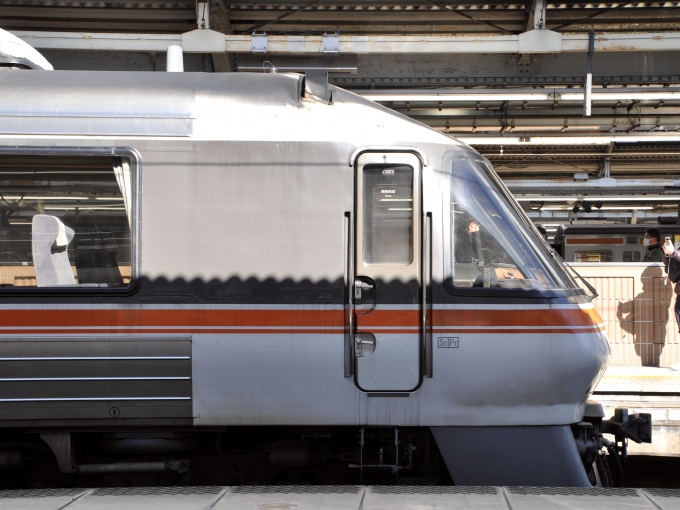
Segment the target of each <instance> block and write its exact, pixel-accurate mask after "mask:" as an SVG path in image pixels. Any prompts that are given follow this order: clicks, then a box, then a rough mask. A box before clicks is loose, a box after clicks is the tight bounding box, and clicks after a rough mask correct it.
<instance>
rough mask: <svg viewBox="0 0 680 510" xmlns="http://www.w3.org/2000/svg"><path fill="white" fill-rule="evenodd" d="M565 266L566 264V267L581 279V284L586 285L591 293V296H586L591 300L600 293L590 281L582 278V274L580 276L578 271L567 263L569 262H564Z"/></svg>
mask: <svg viewBox="0 0 680 510" xmlns="http://www.w3.org/2000/svg"><path fill="white" fill-rule="evenodd" d="M565 266H567V267H568V268H569V269H570V270H571V271H572V272H573V273H574V274H575V275H576V276H577V277H578V279H579V280H581V281H582V282H583V284H584V285H585V286H586V287H588V290H589V291H590V293H591V294H592V296H588V298H589V299H590V300H591V301H592V300H593V299H595V298H596V297H598V296H599V295H600V294H598V292H597V290H595V287H593V286H592V285H591V284H590V282H588V280H586V279H585V278H583V276H581V275H580V274H579V273H578V271H576V269H574V268H573V267H571V265H569V264H565Z"/></svg>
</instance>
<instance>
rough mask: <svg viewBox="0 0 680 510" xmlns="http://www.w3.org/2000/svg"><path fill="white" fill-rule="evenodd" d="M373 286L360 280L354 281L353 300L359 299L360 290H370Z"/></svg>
mask: <svg viewBox="0 0 680 510" xmlns="http://www.w3.org/2000/svg"><path fill="white" fill-rule="evenodd" d="M372 288H373V285H372V284H370V283H366V282H363V281H361V280H354V299H361V289H372Z"/></svg>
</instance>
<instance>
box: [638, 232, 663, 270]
mask: <svg viewBox="0 0 680 510" xmlns="http://www.w3.org/2000/svg"><path fill="white" fill-rule="evenodd" d="M643 244H644V245H645V247H646V248H647V253H646V254H645V256H644V258H643V259H642V262H661V261H662V259H663V249H662V247H661V232H660V231H659V229H658V228H648V229H647V230H645V239H644V241H643Z"/></svg>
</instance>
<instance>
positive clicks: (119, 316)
mask: <svg viewBox="0 0 680 510" xmlns="http://www.w3.org/2000/svg"><path fill="white" fill-rule="evenodd" d="M419 322H420V312H419V311H418V310H375V311H372V312H370V313H367V314H365V315H359V316H358V317H357V326H358V327H361V328H370V327H392V328H397V329H398V328H400V327H407V326H414V325H418V324H419ZM428 324H429V325H431V326H434V327H465V326H467V327H541V326H542V327H551V326H552V327H555V326H563V327H567V328H569V327H575V326H592V327H599V326H600V325H601V324H602V320H601V319H600V316H599V315H598V313H597V311H595V309H594V308H591V309H553V310H436V309H435V310H431V311H430V312H428ZM344 325H345V312H344V311H343V310H172V309H171V310H127V309H114V310H101V309H91V310H87V309H78V310H1V311H0V326H2V327H4V328H7V327H19V328H26V327H56V328H59V327H81V328H82V327H88V326H89V327H111V328H114V329H115V328H116V327H122V328H128V327H135V326H136V327H154V326H155V327H159V326H176V327H181V326H184V327H187V326H214V327H218V328H219V327H222V328H224V327H227V328H228V327H255V328H257V327H258V326H260V327H263V326H267V327H276V328H281V329H288V328H293V329H295V328H297V327H307V328H319V329H324V328H337V327H343V326H344Z"/></svg>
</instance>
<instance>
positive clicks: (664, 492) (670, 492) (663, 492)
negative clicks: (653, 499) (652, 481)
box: [645, 489, 680, 498]
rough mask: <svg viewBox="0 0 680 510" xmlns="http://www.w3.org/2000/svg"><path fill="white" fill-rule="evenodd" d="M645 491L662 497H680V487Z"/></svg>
mask: <svg viewBox="0 0 680 510" xmlns="http://www.w3.org/2000/svg"><path fill="white" fill-rule="evenodd" d="M645 492H647V493H649V494H651V495H652V496H657V497H660V498H680V489H645Z"/></svg>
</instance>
